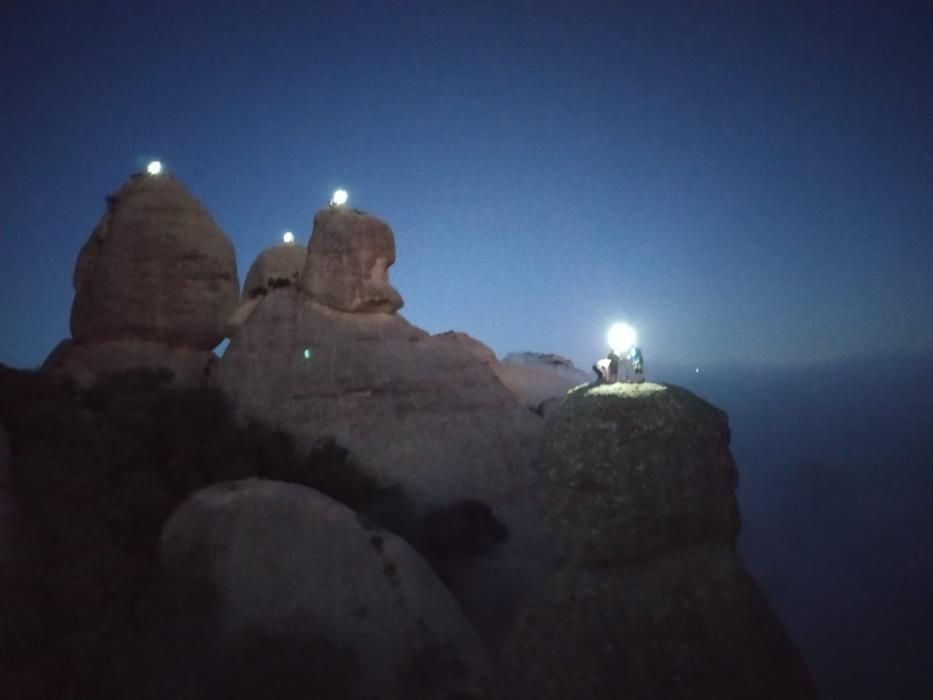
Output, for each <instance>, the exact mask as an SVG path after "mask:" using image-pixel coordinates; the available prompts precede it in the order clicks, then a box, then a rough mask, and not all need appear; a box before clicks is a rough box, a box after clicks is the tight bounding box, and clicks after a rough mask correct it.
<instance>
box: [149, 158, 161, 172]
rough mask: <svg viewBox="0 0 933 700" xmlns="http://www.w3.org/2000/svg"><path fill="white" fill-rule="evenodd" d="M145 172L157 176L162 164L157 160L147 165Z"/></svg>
mask: <svg viewBox="0 0 933 700" xmlns="http://www.w3.org/2000/svg"><path fill="white" fill-rule="evenodd" d="M146 172H147V173H149V174H150V175H158V174H159V173H161V172H162V162H161V161H158V160H154V161H151V162H150V163H149V165H147V166H146Z"/></svg>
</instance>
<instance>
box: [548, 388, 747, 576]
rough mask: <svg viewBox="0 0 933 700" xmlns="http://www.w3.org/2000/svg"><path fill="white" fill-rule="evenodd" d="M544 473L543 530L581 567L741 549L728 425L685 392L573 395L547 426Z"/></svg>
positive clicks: (616, 390) (598, 390)
mask: <svg viewBox="0 0 933 700" xmlns="http://www.w3.org/2000/svg"><path fill="white" fill-rule="evenodd" d="M538 472H539V486H538V493H539V496H540V502H541V507H542V511H543V516H544V519H545V523H546V524H547V526H548V527H549V529H550V530H551V531H552V532H553V533H554V535H555V537H556V538H557V541H558V544H559V545H560V548H561V551H562V552H563V553H564V556H566V557H567V558H568V559H570V560H572V561H574V562H578V563H585V564H599V563H602V562H630V561H637V560H641V559H645V558H648V557H650V556H652V555H654V554H656V553H658V552H661V551H663V550H665V549H670V548H672V547H680V546H686V545H692V544H697V543H701V542H711V543H721V544H725V545H729V546H734V545H735V540H736V537H737V536H738V531H739V513H738V504H737V501H736V497H735V488H736V486H737V482H738V471H737V470H736V466H735V461H734V460H733V458H732V453H731V452H730V451H729V426H728V423H727V419H726V415H725V414H724V413H722V411H720V410H719V409H717V408H716V407H715V406H712V405H711V404H708V403H707V402H705V401H703V400H702V399H700V398H699V397H697V396H695V395H694V394H691V393H690V392H689V391H686V390H685V389H681V388H679V387H673V386H670V387H668V386H661V385H658V384H647V383H646V384H623V383H620V384H609V385H601V386H598V387H595V388H593V387H581V388H580V389H577V390H575V391H574V392H572V393H571V394H570V395H569V396H568V397H567V398H566V399H565V400H564V402H563V404H562V405H561V407H560V408H559V409H558V410H557V412H556V413H555V415H554V416H553V417H551V419H550V421H549V423H548V428H547V433H546V435H545V438H544V443H543V446H542V449H541V453H540V459H539V460H538Z"/></svg>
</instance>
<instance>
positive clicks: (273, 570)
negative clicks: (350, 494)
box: [161, 479, 488, 698]
mask: <svg viewBox="0 0 933 700" xmlns="http://www.w3.org/2000/svg"><path fill="white" fill-rule="evenodd" d="M161 554H162V560H163V564H164V567H165V569H166V571H167V572H168V573H169V575H170V576H174V577H176V578H178V579H187V580H188V581H189V583H190V584H192V585H194V586H195V587H197V586H201V587H203V586H204V584H207V585H208V586H209V587H210V588H211V589H213V590H214V591H215V592H216V593H217V594H219V595H220V596H221V598H222V600H223V602H224V606H223V617H224V620H223V624H222V626H223V629H224V630H225V633H226V634H236V633H237V632H238V631H239V630H246V629H250V628H253V629H255V628H259V629H263V630H266V631H271V632H282V633H287V634H288V635H290V636H292V637H293V638H295V639H299V640H300V639H302V638H317V637H320V636H321V635H323V636H324V637H326V638H328V639H330V640H331V641H332V642H333V643H335V644H336V645H338V646H340V647H341V648H346V649H352V650H353V651H355V653H356V658H357V661H358V674H357V676H356V681H357V683H358V687H357V688H356V691H357V693H358V694H359V695H360V696H361V697H380V698H406V697H425V698H428V697H430V698H448V697H453V696H454V695H453V694H454V693H456V692H462V693H466V692H476V691H479V690H480V689H481V687H482V686H483V685H484V684H485V681H486V678H487V675H488V669H487V663H486V660H485V657H484V653H483V651H482V648H481V645H480V642H479V639H478V637H477V636H476V634H475V632H474V631H473V629H472V628H471V627H470V625H469V623H468V622H467V621H466V619H465V618H464V616H463V613H462V611H461V610H460V608H459V606H458V605H457V603H456V601H455V600H454V598H453V597H452V596H451V595H450V593H449V592H448V591H447V590H446V589H445V588H444V586H443V585H442V584H441V582H440V581H439V580H438V579H437V577H436V576H435V575H434V573H433V571H432V570H431V569H430V567H429V566H428V564H427V563H426V562H425V561H424V560H423V559H422V558H421V557H420V556H419V555H418V554H417V553H416V552H415V551H414V550H413V549H412V548H411V547H410V546H409V545H408V544H406V543H405V542H404V541H403V540H401V539H399V538H397V537H395V536H393V535H391V534H388V533H384V532H377V531H373V530H365V529H363V528H362V527H361V526H360V524H359V522H358V520H357V517H356V515H355V514H354V513H353V511H351V510H349V509H348V508H346V507H344V506H342V505H340V504H338V503H336V502H335V501H332V500H331V499H329V498H327V497H326V496H323V495H321V494H319V493H317V492H316V491H313V490H312V489H308V488H305V487H303V486H298V485H295V484H284V483H280V482H272V481H261V480H255V479H251V480H247V481H240V482H228V483H223V484H216V485H214V486H211V487H209V488H207V489H204V490H202V491H199V492H197V493H195V494H194V495H193V496H191V497H190V498H189V499H188V500H187V501H186V502H185V503H184V504H183V505H182V506H181V507H180V508H179V509H178V510H177V511H176V512H175V513H174V514H173V515H172V516H171V518H169V520H168V522H167V523H166V525H165V528H164V530H163V534H162V546H161ZM192 572H196V573H195V574H192ZM192 575H194V576H196V577H200V579H204V580H191V576H192ZM416 671H420V673H415V675H414V676H413V675H412V674H413V672H416ZM410 682H415V683H416V684H417V686H418V687H417V691H418V692H414V690H415V689H414V688H410V687H406V683H410ZM420 693H424V694H420ZM458 697H459V696H458Z"/></svg>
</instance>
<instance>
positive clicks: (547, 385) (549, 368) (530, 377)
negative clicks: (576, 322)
mask: <svg viewBox="0 0 933 700" xmlns="http://www.w3.org/2000/svg"><path fill="white" fill-rule="evenodd" d="M496 374H498V375H499V378H500V379H501V380H502V383H503V384H505V385H506V386H507V387H508V388H509V390H510V391H511V392H512V393H513V394H515V395H516V396H517V397H518V399H519V400H520V401H521V402H522V403H524V404H525V405H526V406H528V407H529V408H533V409H535V410H537V411H541V410H543V409H542V405H543V404H544V403H545V402H547V401H549V400H550V399H554V398H559V397H562V396H563V395H564V394H566V393H567V392H568V391H569V390H570V389H572V388H573V387H575V386H579V385H580V384H586V383H587V382H588V381H590V380H591V379H592V375H590V374H587V373H586V372H583V371H581V370H579V369H577V368H576V367H574V365H573V362H571V361H570V360H568V359H567V358H566V357H561V356H560V355H554V354H551V353H538V352H512V353H509V354H508V355H506V356H505V358H504V359H503V360H502V362H501V363H500V364H499V366H498V368H497V370H496Z"/></svg>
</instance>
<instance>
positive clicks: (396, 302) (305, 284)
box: [301, 207, 403, 313]
mask: <svg viewBox="0 0 933 700" xmlns="http://www.w3.org/2000/svg"><path fill="white" fill-rule="evenodd" d="M394 262H395V236H394V234H393V233H392V229H390V228H389V226H388V224H386V223H385V222H384V221H382V220H380V219H377V218H376V217H374V216H370V215H369V214H364V213H363V212H360V211H357V210H356V209H349V208H345V207H330V208H329V209H322V210H320V211H319V212H318V213H317V214H315V216H314V229H313V232H312V234H311V240H310V241H309V242H308V258H307V260H306V261H305V268H304V272H303V273H302V275H301V287H302V289H304V290H305V291H306V292H307V293H308V294H310V295H311V298H312V299H314V300H315V301H318V302H320V303H321V304H324V305H325V306H329V307H330V308H332V309H336V310H337V311H349V312H381V313H394V312H396V311H398V310H399V309H400V308H402V303H403V302H402V297H401V295H400V294H399V293H398V292H397V291H395V289H394V288H393V287H392V285H390V284H389V267H391V265H392V264H393V263H394Z"/></svg>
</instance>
